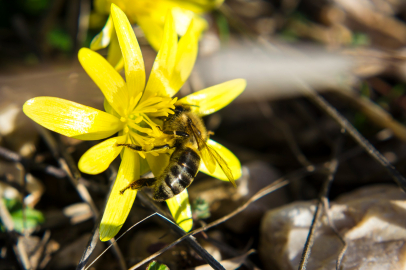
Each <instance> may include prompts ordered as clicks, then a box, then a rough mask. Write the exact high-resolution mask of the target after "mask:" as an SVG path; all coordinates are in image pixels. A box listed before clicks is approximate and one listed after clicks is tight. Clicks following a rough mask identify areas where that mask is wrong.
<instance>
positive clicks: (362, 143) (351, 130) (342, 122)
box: [301, 82, 406, 192]
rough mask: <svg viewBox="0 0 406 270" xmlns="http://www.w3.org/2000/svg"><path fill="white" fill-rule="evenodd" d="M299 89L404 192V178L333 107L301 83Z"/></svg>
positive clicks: (405, 187)
mask: <svg viewBox="0 0 406 270" xmlns="http://www.w3.org/2000/svg"><path fill="white" fill-rule="evenodd" d="M301 85H302V87H301V89H302V90H303V92H304V93H305V94H306V95H307V97H308V98H309V99H310V100H311V101H312V102H313V103H314V104H316V105H317V106H319V107H320V108H321V109H323V110H324V111H325V112H326V113H327V114H328V115H330V116H331V117H332V118H333V119H334V120H336V121H337V123H338V124H339V125H340V126H341V128H342V129H343V130H345V131H346V132H348V134H349V135H350V136H351V137H352V138H353V139H354V140H355V141H356V142H357V143H358V144H359V145H360V146H361V147H362V148H363V149H364V150H365V151H366V152H367V153H368V154H369V155H370V156H371V157H373V158H374V159H375V160H376V161H378V162H379V163H380V164H381V165H382V166H383V167H384V168H385V169H386V170H387V171H388V172H389V174H390V175H391V176H392V178H393V180H395V182H396V183H397V184H398V185H399V186H400V187H401V188H402V189H403V191H405V192H406V178H405V177H403V175H402V174H401V173H400V172H399V171H398V170H396V168H395V167H394V166H393V165H392V164H391V163H390V162H389V161H388V160H387V159H386V158H385V157H384V156H383V155H382V154H381V153H380V152H379V151H378V150H377V149H376V148H375V147H374V146H373V145H372V144H371V143H370V142H369V141H368V140H367V139H365V138H364V136H362V135H361V134H360V133H359V132H358V130H357V129H356V128H354V126H353V125H352V124H351V123H350V122H348V120H347V119H346V118H344V116H342V115H341V114H340V113H339V112H338V111H337V110H336V109H335V108H334V107H333V106H331V105H330V104H329V103H328V102H327V101H326V100H325V99H324V98H323V97H321V96H320V95H319V94H317V93H316V91H314V90H313V89H312V88H310V87H309V86H307V85H306V84H305V83H303V82H301Z"/></svg>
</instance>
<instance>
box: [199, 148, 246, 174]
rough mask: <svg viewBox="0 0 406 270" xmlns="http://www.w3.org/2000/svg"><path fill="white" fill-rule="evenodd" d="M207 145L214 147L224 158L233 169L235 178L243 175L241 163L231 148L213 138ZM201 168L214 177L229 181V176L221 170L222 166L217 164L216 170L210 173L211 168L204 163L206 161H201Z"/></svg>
mask: <svg viewBox="0 0 406 270" xmlns="http://www.w3.org/2000/svg"><path fill="white" fill-rule="evenodd" d="M207 145H209V146H210V147H212V148H213V149H214V150H215V151H216V152H217V153H218V154H219V155H220V156H221V157H222V158H223V159H224V161H225V162H226V163H227V165H228V167H229V168H230V169H231V171H232V173H233V176H234V179H235V180H237V179H238V178H240V177H241V174H242V171H241V163H240V161H239V160H238V158H237V157H236V156H235V155H234V154H233V153H232V152H231V151H230V150H228V149H227V148H226V147H224V146H222V145H221V144H219V143H218V142H215V141H213V140H208V141H207ZM199 170H200V171H201V172H204V173H206V174H208V175H210V176H212V177H214V178H217V179H220V180H223V181H228V178H227V176H226V175H225V174H224V172H223V171H222V170H221V168H220V166H216V170H215V171H214V172H213V173H210V172H209V170H207V168H206V166H205V165H204V162H200V168H199Z"/></svg>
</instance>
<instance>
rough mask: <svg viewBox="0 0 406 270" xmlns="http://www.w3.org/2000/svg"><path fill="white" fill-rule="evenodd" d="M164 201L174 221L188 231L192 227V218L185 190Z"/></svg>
mask: <svg viewBox="0 0 406 270" xmlns="http://www.w3.org/2000/svg"><path fill="white" fill-rule="evenodd" d="M166 203H167V204H168V207H169V210H170V211H171V214H172V216H173V218H174V220H175V222H176V223H177V224H178V225H179V226H180V227H181V228H182V229H183V230H185V231H186V232H188V231H190V230H191V229H192V227H193V219H192V208H191V207H190V203H189V195H188V193H187V190H186V189H185V190H184V191H182V192H181V193H180V194H178V195H176V196H175V197H173V198H171V199H168V200H166Z"/></svg>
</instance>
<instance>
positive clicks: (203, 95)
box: [178, 79, 247, 116]
mask: <svg viewBox="0 0 406 270" xmlns="http://www.w3.org/2000/svg"><path fill="white" fill-rule="evenodd" d="M246 85H247V82H246V81H245V80H244V79H235V80H231V81H228V82H225V83H221V84H218V85H215V86H212V87H209V88H206V89H203V90H200V91H197V92H195V93H193V94H190V95H187V96H186V97H184V98H182V99H180V100H179V101H178V103H181V104H189V105H196V106H192V107H191V110H192V111H193V112H195V113H196V114H198V115H200V116H204V115H208V114H211V113H214V112H216V111H218V110H220V109H222V108H223V107H225V106H227V105H228V104H230V103H231V102H232V101H233V100H234V99H235V98H236V97H238V96H239V95H240V94H241V93H242V92H243V91H244V89H245V87H246Z"/></svg>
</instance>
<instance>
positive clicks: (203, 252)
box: [137, 191, 224, 269]
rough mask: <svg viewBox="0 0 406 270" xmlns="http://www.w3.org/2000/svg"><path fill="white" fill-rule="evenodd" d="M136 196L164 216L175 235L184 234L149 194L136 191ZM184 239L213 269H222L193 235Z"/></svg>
mask: <svg viewBox="0 0 406 270" xmlns="http://www.w3.org/2000/svg"><path fill="white" fill-rule="evenodd" d="M137 196H138V198H139V199H140V200H141V202H142V203H144V204H145V205H147V206H148V207H149V208H150V209H151V210H152V211H154V212H157V213H158V214H160V216H165V217H166V218H165V219H162V220H163V221H164V222H165V223H166V224H168V225H169V226H170V228H171V230H172V231H174V232H175V233H176V234H177V235H179V236H185V235H186V232H185V231H184V230H183V229H182V228H181V227H179V226H178V225H177V224H176V223H175V222H173V218H172V217H171V216H169V215H168V214H167V213H165V212H164V211H162V210H161V209H160V208H159V206H158V205H157V203H156V202H155V201H153V200H152V199H151V198H150V197H149V196H147V195H146V194H145V193H144V192H143V191H140V192H138V194H137ZM169 221H171V222H169ZM185 241H186V243H187V245H188V246H190V247H191V248H192V249H194V250H195V251H196V253H197V254H199V256H200V257H201V258H202V259H203V260H205V261H206V262H207V263H208V264H209V265H210V266H211V267H212V268H213V269H224V267H223V266H222V265H221V264H220V263H219V262H218V261H217V260H216V259H215V258H214V257H213V256H212V255H211V254H210V253H209V252H207V250H205V249H204V248H203V247H202V246H201V245H200V244H199V243H198V242H197V241H196V239H195V238H194V237H193V236H188V237H187V238H186V239H185Z"/></svg>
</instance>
